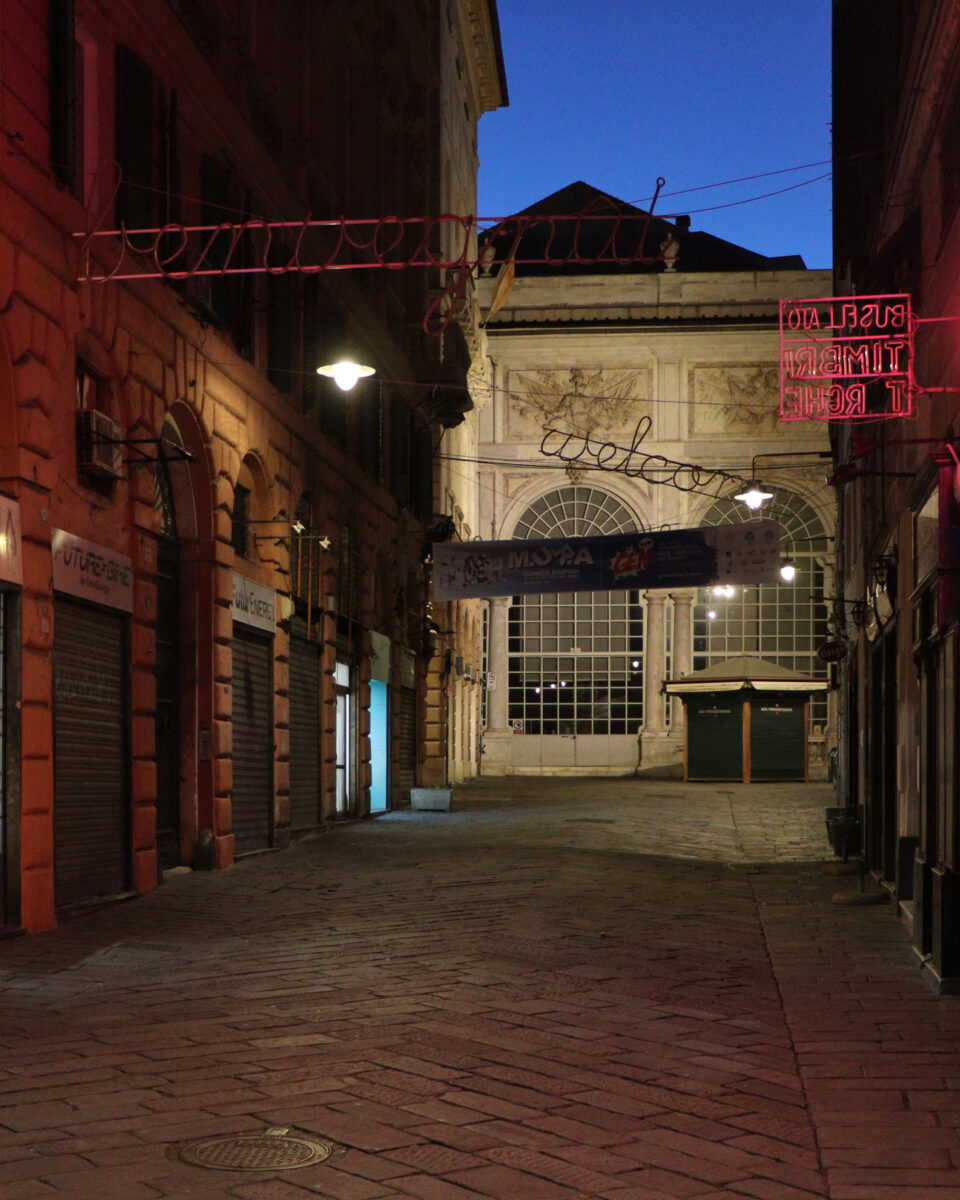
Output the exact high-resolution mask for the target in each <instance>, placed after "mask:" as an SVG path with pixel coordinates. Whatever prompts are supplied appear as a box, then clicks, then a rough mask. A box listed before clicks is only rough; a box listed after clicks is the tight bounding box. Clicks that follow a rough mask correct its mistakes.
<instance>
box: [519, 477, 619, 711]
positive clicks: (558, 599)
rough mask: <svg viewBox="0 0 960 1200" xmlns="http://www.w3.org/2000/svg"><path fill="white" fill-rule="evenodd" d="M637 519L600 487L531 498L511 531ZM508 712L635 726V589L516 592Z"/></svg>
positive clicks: (564, 533)
mask: <svg viewBox="0 0 960 1200" xmlns="http://www.w3.org/2000/svg"><path fill="white" fill-rule="evenodd" d="M639 527H640V526H639V523H638V522H637V520H636V518H635V517H634V516H633V514H632V513H631V512H630V511H629V509H627V507H626V506H625V505H624V504H623V503H621V501H619V500H618V499H616V497H614V496H611V495H609V494H608V493H607V492H603V491H601V490H600V489H598V488H594V487H585V486H578V485H574V486H568V487H560V488H556V489H554V490H553V491H551V492H548V493H547V494H546V495H544V496H541V497H540V498H539V499H538V500H535V501H534V502H533V503H532V504H531V505H530V506H529V507H528V508H527V509H526V511H525V512H524V513H523V515H522V516H521V517H520V519H519V521H518V522H517V524H516V527H515V530H514V537H518V538H537V539H539V538H556V537H585V536H588V535H598V534H612V533H630V532H632V531H634V530H637V529H638V528H639ZM509 676H510V679H509V689H510V690H509V718H510V720H511V722H522V726H521V727H520V728H521V729H522V731H523V733H524V734H546V735H551V734H558V735H570V734H628V733H629V734H633V735H635V734H636V732H637V728H638V726H639V725H640V723H641V722H642V720H643V610H642V607H641V604H640V594H639V592H637V591H612V592H561V593H545V594H542V595H532V596H517V597H515V598H514V603H513V605H512V606H511V608H510V615H509Z"/></svg>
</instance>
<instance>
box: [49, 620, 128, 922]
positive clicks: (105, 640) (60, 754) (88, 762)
mask: <svg viewBox="0 0 960 1200" xmlns="http://www.w3.org/2000/svg"><path fill="white" fill-rule="evenodd" d="M55 622H56V624H55V628H54V640H53V695H54V733H53V743H54V788H53V835H54V896H55V900H56V903H57V905H58V906H61V907H63V906H67V905H73V904H82V903H84V902H86V901H90V900H95V899H96V898H97V897H99V896H114V895H117V894H118V893H119V892H122V891H124V890H125V889H126V887H127V884H128V859H129V854H128V826H129V822H128V815H127V809H128V790H127V724H126V712H127V704H126V692H127V688H126V678H127V669H126V638H125V636H124V634H125V629H124V618H123V617H122V616H120V615H118V614H117V613H114V612H111V611H108V610H104V609H96V608H86V607H84V606H83V605H82V604H76V603H73V602H72V601H69V600H62V599H59V598H58V599H57V601H56V606H55Z"/></svg>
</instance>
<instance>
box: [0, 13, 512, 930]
mask: <svg viewBox="0 0 960 1200" xmlns="http://www.w3.org/2000/svg"><path fill="white" fill-rule="evenodd" d="M373 8H374V11H371V6H367V5H357V4H355V3H352V2H350V0H323V2H320V3H317V2H314V3H311V2H309V0H302V2H301V0H284V2H283V3H282V4H281V3H279V2H278V0H274V2H272V3H271V2H266V0H259V2H258V3H254V2H252V0H247V2H242V0H233V2H230V0H209V2H197V0H191V2H189V3H188V2H186V0H183V2H182V3H174V2H171V3H161V2H156V3H155V2H153V0H139V2H138V3H133V0H106V2H100V3H94V2H93V0H75V2H71V0H62V2H57V3H49V4H48V3H47V0H8V2H7V3H5V4H4V5H3V7H2V9H0V127H2V131H3V134H4V141H5V146H4V154H3V156H2V158H0V621H2V630H0V655H2V662H0V667H2V671H0V680H2V696H0V704H2V754H3V772H2V792H0V818H2V824H0V830H2V842H0V926H3V927H17V926H22V927H24V928H26V929H28V930H41V929H45V928H48V927H49V926H51V925H53V924H55V923H56V921H57V920H58V918H59V916H60V915H61V914H62V913H63V912H64V911H67V910H69V909H71V908H73V907H75V906H77V905H86V904H90V903H98V902H102V900H103V899H105V898H109V897H113V896H117V895H122V894H124V893H128V892H145V891H148V890H150V889H151V888H153V887H155V886H156V885H157V883H158V882H159V881H160V880H161V879H162V872H163V870H164V869H166V868H169V867H175V866H179V865H191V864H192V865H216V866H220V867H223V866H227V865H229V864H230V863H232V862H233V861H234V859H235V857H236V856H237V855H238V854H243V853H249V852H256V851H260V850H264V849H267V848H273V847H282V846H283V845H284V844H286V843H287V842H288V841H289V840H290V839H291V838H292V837H297V836H299V835H300V834H302V833H304V832H306V831H311V830H316V829H322V828H323V827H325V826H326V825H327V824H328V823H329V822H331V821H333V820H335V819H337V818H339V817H362V816H366V815H368V814H369V813H371V812H376V811H378V810H382V809H384V808H386V807H391V806H396V805H398V804H401V803H403V802H404V801H405V798H406V794H407V792H408V790H409V788H410V787H411V786H412V785H414V784H415V783H419V782H423V781H427V782H442V781H443V780H444V779H445V772H446V769H447V766H446V762H445V758H444V754H445V735H444V730H443V729H442V728H441V729H440V731H439V735H437V736H434V737H433V738H432V739H431V738H430V737H429V736H428V730H429V728H430V723H431V717H432V714H436V713H438V712H445V711H446V704H447V701H446V690H445V689H446V687H447V677H446V676H445V675H444V673H443V671H442V670H441V669H440V667H439V666H438V664H441V663H442V662H444V661H445V656H444V654H443V653H440V654H438V653H437V650H438V649H439V650H440V651H441V652H442V651H443V650H444V649H449V650H450V652H451V655H452V654H453V653H454V652H457V653H462V650H461V649H460V648H458V646H457V645H456V643H455V642H454V641H450V642H449V643H448V644H446V645H441V646H439V647H437V646H436V645H435V642H436V638H435V635H434V633H433V632H432V630H433V626H431V624H430V620H429V609H428V607H427V605H428V600H429V575H428V572H427V570H426V568H425V560H426V559H427V558H428V554H429V546H430V534H431V530H435V527H436V526H437V525H438V524H439V523H442V521H443V518H444V517H445V516H446V515H448V512H447V507H446V505H447V502H448V500H449V497H446V496H439V495H438V489H437V487H436V479H435V472H434V466H433V460H432V454H431V451H432V446H433V444H434V443H435V441H436V439H437V436H438V435H439V433H441V432H442V431H443V430H445V429H450V428H453V427H455V426H457V425H459V424H460V423H461V422H463V420H464V417H465V414H466V413H468V411H469V408H470V402H469V399H468V394H467V391H466V372H467V369H468V367H469V365H470V345H471V338H472V336H473V332H474V330H475V321H476V305H475V302H473V299H472V284H471V285H469V286H468V289H467V292H466V293H465V295H464V296H463V298H462V300H461V302H460V305H459V307H458V308H457V309H456V311H455V312H454V313H453V315H452V319H450V320H449V321H447V322H446V327H445V328H444V321H442V320H440V319H439V318H433V319H426V320H425V318H427V314H428V312H429V310H430V308H431V304H432V303H433V301H434V300H435V298H436V297H437V295H438V294H440V293H441V292H442V291H443V289H444V288H445V287H447V286H448V285H449V283H450V280H449V279H448V278H446V277H445V276H444V273H443V271H442V270H441V268H439V267H429V266H421V267H415V268H414V267H411V268H409V269H405V270H386V269H382V268H377V267H373V268H370V269H360V264H362V263H363V262H364V251H363V249H362V247H360V248H357V247H354V248H353V250H352V251H351V254H352V264H351V265H352V267H353V268H355V269H344V270H338V271H336V272H333V271H329V272H323V273H315V274H306V273H303V272H299V271H285V272H280V271H275V272H273V273H271V272H268V271H267V270H266V269H265V268H266V267H276V266H277V263H278V262H279V263H284V262H286V263H289V262H290V261H291V259H292V258H293V256H294V254H295V252H296V251H297V249H298V247H297V243H296V241H295V239H296V236H297V235H296V230H297V229H298V228H299V227H300V225H302V222H303V221H304V220H305V219H306V218H307V216H308V215H309V214H313V216H314V217H317V216H331V217H333V216H340V215H347V216H349V217H370V216H382V215H387V214H399V215H401V216H411V217H412V216H417V215H420V216H424V215H432V214H435V213H441V212H448V211H460V212H473V211H475V180H476V166H477V163H476V145H475V139H476V124H477V121H478V119H479V117H480V116H481V115H482V113H483V112H484V111H487V110H489V109H491V108H495V107H497V106H498V105H499V104H502V103H504V102H505V85H504V81H503V69H502V60H501V56H500V48H499V40H498V33H497V26H496V8H495V4H494V2H493V0H450V2H448V3H440V2H439V0H429V2H428V3H422V2H419V0H395V2H389V3H381V4H378V5H376V6H373ZM281 18H282V19H281ZM251 221H261V222H272V223H276V222H289V223H290V226H289V229H288V230H286V231H283V230H276V231H274V232H273V233H272V234H271V236H272V238H273V242H272V247H271V249H270V250H269V251H268V250H267V249H266V248H265V240H264V239H265V234H264V233H263V231H262V230H261V231H260V232H257V230H256V229H255V228H254V226H253V225H251V224H250V222H251ZM298 223H299V225H298ZM221 224H222V225H224V226H229V227H230V228H229V229H224V230H221V232H220V234H219V235H217V234H216V233H215V232H211V227H213V229H214V230H215V228H216V227H217V226H218V225H221ZM241 225H242V226H244V228H245V232H244V233H243V235H242V236H239V235H237V234H236V229H237V227H239V226H241ZM121 226H123V227H125V228H126V229H127V230H133V229H141V230H143V229H153V230H158V229H161V228H166V229H167V232H166V234H165V237H164V238H160V239H159V240H156V241H155V246H156V248H157V255H154V256H153V258H152V259H150V258H149V256H146V255H143V261H144V262H147V263H148V265H149V263H150V262H152V263H153V264H154V265H155V264H156V262H157V261H158V256H159V258H160V259H161V260H162V259H163V257H164V255H165V254H167V253H170V254H172V253H173V252H174V250H175V249H176V248H179V252H181V253H182V254H184V256H185V257H189V258H190V260H191V261H192V262H194V263H198V262H201V261H204V262H206V263H207V264H209V265H210V266H211V267H212V268H217V269H218V270H220V271H221V273H216V274H208V275H201V274H199V273H196V272H195V273H193V275H192V276H191V277H189V278H180V279H171V278H142V279H120V278H117V277H115V278H111V279H108V280H99V281H98V280H96V279H93V280H91V281H85V280H84V277H85V276H88V277H89V276H97V275H104V274H107V275H108V274H110V270H111V266H112V265H114V264H115V263H116V260H117V255H118V254H119V250H120V247H121V244H122V239H121V238H120V237H118V236H110V235H107V236H98V237H96V238H94V239H92V240H91V241H89V242H88V243H84V241H83V238H82V237H78V236H77V235H83V234H85V233H89V232H90V231H109V230H116V229H119V228H120V227H121ZM196 226H204V227H207V231H206V232H205V233H201V232H198V231H193V232H182V230H183V229H184V228H185V227H196ZM325 236H327V234H326V233H324V232H315V231H312V232H311V233H310V234H309V235H308V236H307V239H306V241H304V242H303V243H302V244H301V246H300V249H303V248H304V247H305V246H307V245H309V243H310V239H315V244H314V245H313V247H312V250H313V253H314V254H316V255H318V256H322V254H323V252H324V243H323V238H324V237H325ZM178 239H179V240H178ZM231 239H233V241H232V242H231ZM149 242H150V239H149V237H147V236H146V235H142V234H141V235H140V240H138V238H137V235H131V236H130V237H129V239H128V242H127V248H128V250H131V249H132V250H133V251H134V252H137V251H141V252H142V251H143V250H145V248H146V247H147V245H148V243H149ZM85 247H86V248H85ZM130 257H131V261H135V260H136V259H137V254H136V253H133V254H132V255H131V256H130ZM305 257H306V254H304V258H305ZM231 264H232V265H235V266H242V267H244V268H246V269H245V270H244V271H243V272H238V273H231V274H227V273H225V271H224V270H223V269H224V268H225V267H227V266H229V265H231ZM146 273H147V274H149V273H150V272H149V271H147V272H146ZM153 274H154V275H156V274H157V272H156V271H154V272H153ZM347 342H349V343H350V344H351V345H352V348H353V349H354V350H355V351H356V353H357V354H359V355H361V356H362V357H363V359H364V361H365V362H369V363H371V364H373V365H374V366H375V367H376V374H375V375H373V376H371V377H370V378H368V379H364V380H361V382H360V383H359V384H358V385H357V386H356V388H355V389H354V390H353V391H352V392H350V393H345V392H341V391H340V390H339V389H338V388H337V387H336V385H335V384H334V383H333V382H332V381H329V380H327V379H325V378H322V377H320V376H318V375H317V373H316V369H315V368H316V366H318V365H320V363H321V362H323V361H329V356H330V355H331V354H333V352H334V351H339V350H340V349H342V348H343V347H344V346H345V345H346V343H347ZM445 616H446V614H445ZM449 616H450V619H449V620H446V619H445V620H444V621H443V625H444V627H445V628H449V629H450V630H453V631H456V630H457V629H460V628H470V627H471V623H470V622H469V621H467V620H465V619H463V617H462V616H461V615H460V614H457V613H451V614H449ZM444 636H445V637H448V638H451V639H452V638H455V636H456V633H455V632H454V633H451V634H449V635H444ZM467 652H468V653H469V652H470V648H467ZM473 656H474V660H475V661H476V659H477V657H478V651H477V650H476V649H474V650H473ZM434 733H435V734H436V731H434Z"/></svg>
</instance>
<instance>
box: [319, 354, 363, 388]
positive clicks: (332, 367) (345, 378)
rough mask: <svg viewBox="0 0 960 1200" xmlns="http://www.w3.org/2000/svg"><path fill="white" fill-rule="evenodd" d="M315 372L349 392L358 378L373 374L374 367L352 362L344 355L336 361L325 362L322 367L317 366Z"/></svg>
mask: <svg viewBox="0 0 960 1200" xmlns="http://www.w3.org/2000/svg"><path fill="white" fill-rule="evenodd" d="M317 374H318V375H323V376H324V377H325V378H326V379H332V380H333V382H334V383H335V384H336V385H337V387H338V388H340V390H341V391H343V392H349V391H352V389H353V388H354V387H355V386H356V383H357V381H358V380H359V379H368V378H369V377H370V376H371V375H375V374H376V369H375V368H374V367H368V366H365V365H363V364H362V363H358V362H354V360H353V359H352V358H350V357H346V356H345V357H344V358H341V359H338V360H337V362H332V363H325V364H324V365H323V366H322V367H317Z"/></svg>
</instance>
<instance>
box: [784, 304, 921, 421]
mask: <svg viewBox="0 0 960 1200" xmlns="http://www.w3.org/2000/svg"><path fill="white" fill-rule="evenodd" d="M913 328H914V319H913V314H912V313H911V311H910V297H909V296H908V295H905V294H898V295H889V296H839V297H830V298H825V299H819V300H781V301H780V419H781V420H782V421H844V422H846V421H884V420H892V419H894V418H896V417H909V416H911V415H912V413H913V397H914V393H915V391H916V386H915V383H914V378H913Z"/></svg>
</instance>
